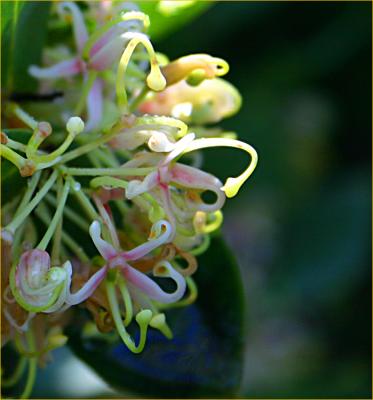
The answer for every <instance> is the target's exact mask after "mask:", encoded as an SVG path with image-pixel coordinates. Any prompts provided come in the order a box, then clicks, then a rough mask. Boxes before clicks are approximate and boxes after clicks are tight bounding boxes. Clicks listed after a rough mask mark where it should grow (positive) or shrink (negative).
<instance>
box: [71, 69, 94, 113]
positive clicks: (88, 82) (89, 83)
mask: <svg viewBox="0 0 373 400" xmlns="http://www.w3.org/2000/svg"><path fill="white" fill-rule="evenodd" d="M96 78H97V71H89V72H88V77H87V80H86V81H85V82H84V84H83V90H82V94H81V96H80V99H79V102H78V104H77V105H76V107H75V110H74V114H75V115H80V114H81V113H82V112H83V110H84V106H85V103H86V100H87V96H88V93H89V91H90V90H91V88H92V86H93V84H94V82H95V79H96Z"/></svg>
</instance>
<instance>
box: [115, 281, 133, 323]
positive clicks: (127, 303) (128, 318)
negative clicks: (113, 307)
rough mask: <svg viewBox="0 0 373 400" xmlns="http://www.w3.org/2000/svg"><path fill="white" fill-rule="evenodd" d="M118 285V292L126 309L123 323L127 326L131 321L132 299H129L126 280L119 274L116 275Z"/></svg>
mask: <svg viewBox="0 0 373 400" xmlns="http://www.w3.org/2000/svg"><path fill="white" fill-rule="evenodd" d="M118 286H119V290H120V293H121V295H122V298H123V302H124V308H125V310H126V315H125V318H124V321H123V323H124V326H128V325H129V324H130V323H131V321H132V316H133V308H132V300H131V295H130V293H129V291H128V288H127V285H126V282H125V280H124V278H123V277H122V276H121V275H118Z"/></svg>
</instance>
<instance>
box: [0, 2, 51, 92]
mask: <svg viewBox="0 0 373 400" xmlns="http://www.w3.org/2000/svg"><path fill="white" fill-rule="evenodd" d="M5 3H10V2H5ZM18 3H20V2H16V5H14V6H13V7H11V6H9V5H8V4H5V5H4V7H5V24H6V25H5V26H4V25H2V26H3V28H5V31H4V34H3V35H2V62H1V69H2V79H1V83H2V87H3V88H5V89H6V90H7V91H8V92H13V91H15V92H21V93H25V92H33V91H35V90H36V88H37V81H36V80H35V79H34V78H32V77H31V76H30V75H29V74H28V68H29V66H30V65H31V64H39V63H40V61H41V55H42V49H43V46H44V43H45V40H46V36H47V21H48V16H49V9H50V2H46V1H30V2H22V3H24V4H23V5H22V4H18ZM21 6H22V7H21ZM2 11H3V9H2ZM18 11H20V12H19V14H18V18H17V12H18ZM12 13H13V14H12ZM11 15H13V17H11ZM2 23H3V21H2ZM15 23H16V25H14V24H15Z"/></svg>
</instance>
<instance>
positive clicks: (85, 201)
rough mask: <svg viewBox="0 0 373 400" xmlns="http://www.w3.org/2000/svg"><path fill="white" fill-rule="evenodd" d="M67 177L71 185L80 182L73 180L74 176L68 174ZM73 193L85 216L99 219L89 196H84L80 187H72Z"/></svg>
mask: <svg viewBox="0 0 373 400" xmlns="http://www.w3.org/2000/svg"><path fill="white" fill-rule="evenodd" d="M67 179H68V180H69V182H71V184H72V187H75V186H77V185H80V183H78V182H77V181H76V180H74V178H73V177H72V176H69V177H68V178H67ZM73 193H74V195H75V196H76V197H77V199H78V201H79V203H80V205H81V206H82V208H83V210H84V211H85V213H86V214H87V216H88V217H89V218H90V219H91V220H95V219H98V220H99V219H100V216H99V214H98V213H97V211H96V210H95V208H94V207H93V205H92V203H91V202H90V200H89V198H88V197H87V196H86V194H85V193H84V191H83V190H82V189H81V188H79V189H78V190H75V189H74V190H73Z"/></svg>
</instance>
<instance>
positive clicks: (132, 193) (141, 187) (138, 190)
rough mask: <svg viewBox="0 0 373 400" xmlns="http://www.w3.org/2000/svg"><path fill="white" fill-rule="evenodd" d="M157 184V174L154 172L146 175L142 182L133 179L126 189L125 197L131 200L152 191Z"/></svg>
mask: <svg viewBox="0 0 373 400" xmlns="http://www.w3.org/2000/svg"><path fill="white" fill-rule="evenodd" d="M157 184H158V172H156V171H154V172H151V173H150V174H149V175H147V176H146V177H145V179H144V180H143V181H139V180H137V179H134V180H132V181H130V182H129V184H128V188H127V189H126V197H127V199H133V198H134V197H136V196H138V195H140V194H142V193H146V192H148V191H149V190H151V189H153V188H154V187H155V186H156V185H157Z"/></svg>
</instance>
